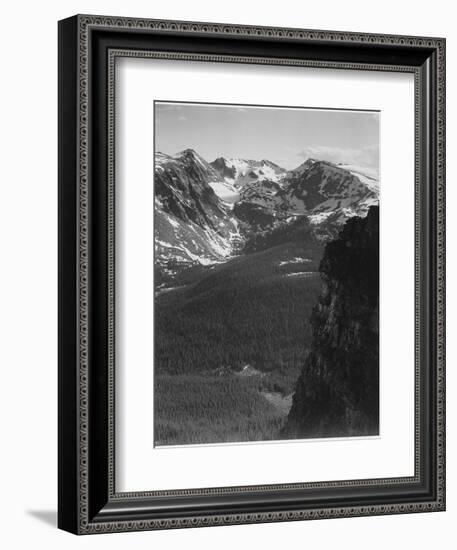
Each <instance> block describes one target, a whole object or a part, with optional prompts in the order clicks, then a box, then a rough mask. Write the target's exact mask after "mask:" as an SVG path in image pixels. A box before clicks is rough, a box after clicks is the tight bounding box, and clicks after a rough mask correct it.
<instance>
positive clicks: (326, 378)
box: [284, 207, 379, 438]
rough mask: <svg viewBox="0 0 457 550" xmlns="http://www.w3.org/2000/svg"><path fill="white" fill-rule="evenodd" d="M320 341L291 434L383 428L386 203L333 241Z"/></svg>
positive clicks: (316, 335) (303, 380)
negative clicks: (382, 229)
mask: <svg viewBox="0 0 457 550" xmlns="http://www.w3.org/2000/svg"><path fill="white" fill-rule="evenodd" d="M320 271H321V275H322V279H323V289H322V293H321V296H320V298H319V302H318V304H317V306H316V307H315V308H314V311H313V314H312V317H311V324H312V326H313V341H312V346H311V351H310V354H309V355H308V357H307V359H306V361H305V364H304V366H303V370H302V372H301V375H300V377H299V379H298V381H297V384H296V388H295V393H294V396H293V402H292V407H291V410H290V413H289V416H288V420H287V423H286V426H285V428H284V434H285V435H286V436H288V437H292V438H294V437H295V438H305V437H343V436H361V435H377V434H378V433H379V208H378V207H371V208H370V210H369V212H368V215H367V216H366V217H365V218H359V217H354V218H351V219H349V220H348V221H347V222H346V224H345V226H344V228H343V230H342V231H341V233H340V234H339V236H338V238H337V239H336V240H334V241H332V242H330V243H328V244H327V246H326V249H325V253H324V257H323V259H322V261H321V265H320Z"/></svg>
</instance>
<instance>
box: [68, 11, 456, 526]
mask: <svg viewBox="0 0 457 550" xmlns="http://www.w3.org/2000/svg"><path fill="white" fill-rule="evenodd" d="M72 20H73V23H72V25H73V27H74V29H73V32H74V33H76V43H75V44H74V47H75V50H76V53H77V60H76V65H75V68H76V69H77V98H75V99H76V105H77V113H78V116H77V121H76V130H77V136H76V151H77V153H76V154H77V158H76V159H75V160H76V161H77V176H76V177H77V186H76V193H77V195H76V197H75V204H76V208H77V222H78V230H77V233H78V235H77V238H78V245H77V266H76V274H74V275H73V276H76V278H77V303H76V304H75V305H76V310H77V334H78V345H77V360H76V365H75V369H76V373H77V380H76V386H75V390H76V410H77V418H76V420H77V428H76V437H77V464H75V472H74V474H75V479H76V480H77V493H78V494H77V498H76V502H73V503H72V504H71V506H70V504H69V503H64V500H65V497H63V499H62V500H61V503H60V508H61V509H62V519H61V521H60V526H61V527H63V528H67V529H69V530H72V531H75V532H78V533H80V534H88V533H101V532H115V531H132V530H147V529H166V528H181V527H196V526H208V525H226V524H242V523H259V522H273V521H284V520H288V521H292V520H302V519H317V518H331V517H348V516H363V515H375V514H392V513H408V512H425V511H439V510H443V509H444V507H445V481H444V469H445V443H444V440H445V423H444V414H445V399H444V392H445V373H444V354H445V344H444V319H445V310H444V298H445V296H444V292H445V281H444V261H445V257H444V245H445V238H444V223H445V219H444V201H445V191H444V183H445V158H444V155H445V145H444V140H445V42H444V40H443V39H441V38H424V37H412V36H391V35H381V34H377V35H371V34H364V33H346V32H333V31H313V30H303V29H285V28H269V27H253V26H241V25H224V24H213V23H200V22H199V23H194V22H183V21H162V20H149V19H130V18H116V17H98V16H87V15H81V16H76V18H74V19H73V18H72ZM66 21H70V20H66ZM62 23H64V22H62ZM97 30H101V31H107V30H112V31H123V32H130V33H133V32H136V33H162V34H163V35H164V36H166V35H167V33H171V34H172V35H180V34H182V35H185V36H191V35H194V36H199V37H202V36H203V37H204V36H218V37H224V38H229V39H230V38H231V39H238V38H240V37H253V38H255V39H256V40H271V39H280V40H285V41H286V40H287V41H289V42H298V43H302V42H303V41H311V42H314V41H319V42H320V43H324V42H325V43H335V44H339V45H347V44H351V45H354V46H361V47H363V46H365V45H371V46H376V45H379V46H389V47H395V48H399V49H404V50H407V49H408V48H409V49H411V50H412V49H414V48H422V49H427V50H430V51H432V52H433V54H432V55H433V56H434V63H435V66H436V74H435V78H436V120H435V124H436V145H435V154H436V206H435V213H434V214H435V219H434V220H432V222H431V223H432V224H435V226H436V227H435V228H436V258H435V273H434V274H433V277H435V278H436V296H435V301H436V303H435V307H436V327H435V337H436V350H437V353H436V393H435V399H436V420H435V424H436V425H435V433H436V448H435V455H434V457H433V458H432V460H433V461H434V462H435V464H436V480H435V481H436V498H433V499H425V500H423V501H420V502H410V503H400V504H373V505H351V506H338V507H328V508H327V507H322V506H321V507H317V508H303V509H290V510H282V511H266V512H258V513H252V512H248V513H244V512H240V513H230V514H217V513H214V514H210V515H208V514H203V515H194V516H191V517H178V518H176V517H170V518H160V519H159V518H155V519H143V518H141V519H133V518H132V519H110V518H112V517H113V514H112V513H111V514H110V515H109V516H108V517H107V519H105V517H104V516H101V517H100V518H97V517H93V514H91V512H90V502H89V500H90V494H89V493H90V482H89V480H90V463H89V458H90V422H91V417H90V415H91V411H90V378H91V373H90V326H89V325H90V315H91V311H90V278H91V272H90V253H91V252H90V247H91V243H90V240H91V212H90V200H91V199H90V178H91V172H90V170H91V166H90V154H91V151H90V140H91V128H90V116H91V113H90V108H91V107H90V95H91V89H90V86H91V82H90V81H91V72H90V71H91V66H90V63H91V52H90V49H91V36H92V33H93V32H94V31H97ZM67 32H68V31H67ZM108 55H109V59H108V62H107V64H108V65H107V66H108V103H107V110H108V114H107V117H108V125H107V130H108V151H109V154H108V161H107V162H108V203H107V208H108V229H107V234H108V245H107V246H108V262H109V268H108V277H107V286H108V319H109V321H108V341H109V343H108V364H109V366H108V369H109V374H108V381H107V384H108V388H107V391H108V417H109V420H108V430H109V436H108V446H109V450H108V463H109V464H108V469H109V472H108V480H109V501H111V502H118V503H121V504H122V503H124V502H126V503H128V502H132V501H133V502H134V501H138V500H142V499H145V498H156V497H165V496H176V495H178V494H179V496H183V495H187V496H195V495H209V494H228V493H252V492H253V491H260V492H261V491H265V490H269V491H271V490H274V489H275V487H272V486H259V487H236V488H227V489H210V490H192V491H191V490H189V491H162V492H160V493H159V492H141V493H116V492H115V489H114V473H113V472H114V425H113V417H114V323H113V319H114V259H113V258H114V215H113V213H114V79H115V59H116V57H118V56H133V57H140V56H141V57H151V58H160V59H180V60H199V61H214V62H227V61H230V62H235V63H248V64H249V63H250V64H252V63H261V64H278V65H294V66H304V67H324V68H342V69H358V70H374V71H376V70H381V71H395V72H400V71H401V72H412V73H414V75H415V90H416V92H415V111H416V186H417V191H416V235H419V234H420V233H421V231H423V226H422V222H423V220H422V218H421V215H420V213H421V196H420V193H419V187H420V185H421V181H422V173H421V166H420V159H419V151H420V146H421V145H420V138H421V113H422V106H423V105H422V103H423V102H424V101H425V99H424V90H423V89H421V87H420V70H421V69H420V67H419V66H418V65H407V64H398V65H390V64H381V63H376V64H373V63H364V62H351V61H338V62H334V61H322V60H318V61H316V60H310V59H292V58H287V57H285V58H279V57H259V56H255V57H250V56H246V55H241V56H240V55H230V54H228V55H220V54H197V53H183V52H172V51H146V50H138V49H132V48H111V49H110V50H109V54H108ZM420 242H421V239H420V238H419V237H417V242H416V262H417V265H416V320H417V324H416V335H417V339H416V342H417V346H418V347H420V332H421V330H420V329H421V327H420V321H421V319H422V315H423V310H422V305H421V294H420V284H421V281H420V276H419V272H420V270H419V269H418V265H419V263H420V260H421V245H420ZM432 259H433V258H432ZM416 354H417V360H416V363H417V362H418V361H419V359H418V355H419V349H417V350H416ZM61 368H64V367H61ZM61 376H64V374H63V372H62V371H61ZM419 408H420V369H419V367H417V368H416V442H415V447H416V475H415V476H414V478H393V479H382V480H354V481H346V482H327V483H304V484H294V485H287V486H278V487H277V489H278V490H279V489H280V490H284V489H309V488H324V487H326V488H328V487H339V488H341V487H360V486H366V485H372V486H375V485H382V486H384V487H385V486H387V485H390V484H391V485H396V484H400V483H404V482H406V481H408V482H412V483H414V482H418V481H419V477H420V476H419V473H420V471H421V464H420V457H419V453H418V447H419V445H420V437H421V430H422V428H423V427H421V422H420V411H419ZM61 483H64V481H63V480H61ZM70 507H71V512H70ZM65 515H67V517H68V518H70V515H71V521H70V519H68V520H67V519H65V518H64V517H63V516H65ZM70 523H71V527H70Z"/></svg>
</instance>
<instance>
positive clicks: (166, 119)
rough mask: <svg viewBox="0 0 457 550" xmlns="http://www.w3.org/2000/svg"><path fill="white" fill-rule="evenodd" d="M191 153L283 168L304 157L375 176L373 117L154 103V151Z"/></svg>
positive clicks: (376, 120) (372, 114) (376, 151)
mask: <svg viewBox="0 0 457 550" xmlns="http://www.w3.org/2000/svg"><path fill="white" fill-rule="evenodd" d="M188 148H191V149H194V150H195V151H196V152H197V153H198V154H200V155H201V156H202V157H203V158H204V159H205V160H207V161H208V162H211V161H213V160H214V159H216V158H217V157H225V158H244V159H253V160H262V159H267V160H270V161H272V162H275V163H276V164H278V165H280V166H282V167H284V168H286V169H289V170H290V169H292V168H296V167H297V166H299V165H300V164H301V163H302V162H303V161H305V160H306V159H307V158H310V157H311V158H317V159H318V160H328V161H330V162H335V163H347V164H355V165H358V166H361V167H366V168H370V169H371V170H374V171H375V172H378V164H379V113H378V112H373V111H343V110H328V109H325V110H324V109H305V108H283V107H272V108H268V107H250V106H244V105H218V104H207V105H206V104H198V103H167V102H157V101H156V102H155V150H156V151H160V152H162V153H166V154H168V155H174V154H176V153H178V152H179V151H182V150H183V149H188Z"/></svg>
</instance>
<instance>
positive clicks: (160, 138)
mask: <svg viewBox="0 0 457 550" xmlns="http://www.w3.org/2000/svg"><path fill="white" fill-rule="evenodd" d="M154 136H155V141H154V143H155V148H154V149H155V150H154V200H155V203H154V238H155V246H154V248H155V251H154V252H155V256H154V281H153V282H152V281H151V284H154V291H155V298H154V367H153V368H154V446H156V447H161V446H178V445H200V444H221V443H232V444H233V443H245V442H262V441H263V442H266V441H284V440H297V439H310V438H342V437H367V436H379V434H380V430H379V196H380V174H379V142H380V113H379V111H356V110H339V109H316V108H312V109H310V108H306V107H296V106H294V107H283V106H281V107H279V106H262V105H230V104H216V103H190V102H189V103H186V102H182V103H180V102H170V101H155V102H154Z"/></svg>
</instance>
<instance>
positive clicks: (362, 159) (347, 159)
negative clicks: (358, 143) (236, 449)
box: [298, 145, 379, 170]
mask: <svg viewBox="0 0 457 550" xmlns="http://www.w3.org/2000/svg"><path fill="white" fill-rule="evenodd" d="M298 156H299V157H301V158H303V159H305V160H306V159H308V158H315V159H318V160H327V161H329V162H334V163H336V164H338V163H343V164H357V165H360V166H366V167H368V168H374V169H376V170H377V169H378V164H379V147H378V145H366V146H365V147H361V148H359V149H345V148H343V147H328V146H326V145H318V146H315V147H305V148H304V149H302V150H301V151H300V152H299V153H298Z"/></svg>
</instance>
